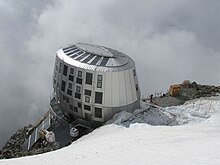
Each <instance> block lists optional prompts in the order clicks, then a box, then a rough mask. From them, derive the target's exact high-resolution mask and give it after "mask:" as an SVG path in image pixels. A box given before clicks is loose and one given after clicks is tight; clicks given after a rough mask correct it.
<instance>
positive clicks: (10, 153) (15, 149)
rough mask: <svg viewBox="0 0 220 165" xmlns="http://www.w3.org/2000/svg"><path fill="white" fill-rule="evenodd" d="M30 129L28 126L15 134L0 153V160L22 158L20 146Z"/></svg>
mask: <svg viewBox="0 0 220 165" xmlns="http://www.w3.org/2000/svg"><path fill="white" fill-rule="evenodd" d="M32 128H33V126H32V125H31V124H30V125H28V126H25V127H23V128H20V129H19V130H18V131H17V132H15V133H14V134H13V135H12V136H11V138H10V139H9V140H8V141H7V142H6V144H5V146H4V147H3V148H2V150H1V151H0V158H1V159H8V158H16V157H20V156H22V155H23V153H22V145H23V143H24V141H25V139H26V138H27V136H28V133H29V132H30V131H31V129H32Z"/></svg>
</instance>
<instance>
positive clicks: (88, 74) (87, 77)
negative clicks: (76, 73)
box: [86, 73, 92, 85]
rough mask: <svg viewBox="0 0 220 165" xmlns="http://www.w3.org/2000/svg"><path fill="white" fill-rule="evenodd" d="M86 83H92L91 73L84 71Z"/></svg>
mask: <svg viewBox="0 0 220 165" xmlns="http://www.w3.org/2000/svg"><path fill="white" fill-rule="evenodd" d="M86 84H89V85H92V73H86Z"/></svg>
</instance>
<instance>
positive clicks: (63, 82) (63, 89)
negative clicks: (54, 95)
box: [61, 80, 66, 92]
mask: <svg viewBox="0 0 220 165" xmlns="http://www.w3.org/2000/svg"><path fill="white" fill-rule="evenodd" d="M65 89H66V82H65V81H63V80H62V84H61V91H63V92H65Z"/></svg>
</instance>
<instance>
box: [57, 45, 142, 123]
mask: <svg viewBox="0 0 220 165" xmlns="http://www.w3.org/2000/svg"><path fill="white" fill-rule="evenodd" d="M53 88H54V94H55V99H56V101H57V103H58V105H59V106H60V108H61V110H62V111H63V113H64V115H65V116H67V117H68V118H73V119H77V118H81V119H84V120H86V121H90V122H92V123H96V124H102V123H104V122H106V121H108V120H109V119H111V118H112V116H113V115H114V114H115V113H117V112H119V111H123V110H126V111H129V112H132V111H133V110H135V109H137V108H139V107H140V89H139V85H138V79H137V74H136V69H135V63H134V61H133V60H132V59H131V58H130V57H129V56H127V55H125V54H123V53H121V52H118V51H116V50H113V49H111V48H107V47H104V46H98V45H92V44H85V43H78V44H74V45H70V46H68V47H65V48H61V49H59V50H58V51H57V54H56V60H55V67H54V74H53Z"/></svg>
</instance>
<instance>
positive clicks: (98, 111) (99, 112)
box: [95, 107, 102, 118]
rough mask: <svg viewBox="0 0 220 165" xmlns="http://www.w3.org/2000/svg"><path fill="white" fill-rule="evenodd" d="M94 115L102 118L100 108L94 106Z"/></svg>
mask: <svg viewBox="0 0 220 165" xmlns="http://www.w3.org/2000/svg"><path fill="white" fill-rule="evenodd" d="M95 117H98V118H102V108H97V107H95Z"/></svg>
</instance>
